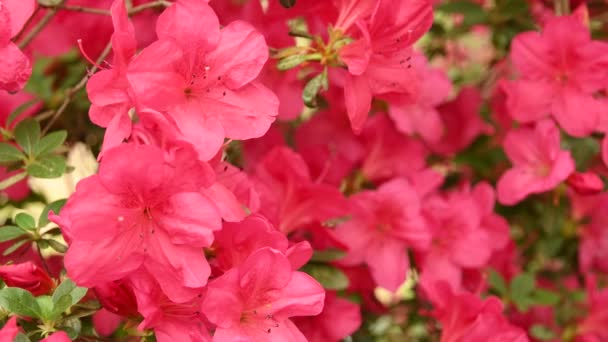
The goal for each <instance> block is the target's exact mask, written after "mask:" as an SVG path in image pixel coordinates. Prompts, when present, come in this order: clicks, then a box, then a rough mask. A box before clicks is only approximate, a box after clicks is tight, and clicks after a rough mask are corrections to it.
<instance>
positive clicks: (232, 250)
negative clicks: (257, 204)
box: [213, 214, 312, 272]
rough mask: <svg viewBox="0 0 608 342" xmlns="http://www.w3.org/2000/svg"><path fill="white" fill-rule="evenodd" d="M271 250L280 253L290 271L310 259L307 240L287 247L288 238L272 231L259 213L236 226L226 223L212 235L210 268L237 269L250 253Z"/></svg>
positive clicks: (310, 254) (310, 251)
mask: <svg viewBox="0 0 608 342" xmlns="http://www.w3.org/2000/svg"><path fill="white" fill-rule="evenodd" d="M264 247H270V248H273V249H275V250H277V251H279V252H281V253H283V254H284V255H285V256H286V257H287V258H288V259H289V262H290V263H291V266H292V268H293V269H298V268H300V267H301V266H302V265H304V264H305V263H306V262H307V261H308V260H309V259H310V257H311V256H312V249H311V248H310V244H309V243H308V242H307V241H302V242H300V243H297V244H295V245H293V246H291V247H290V246H289V241H288V240H287V237H286V236H285V235H284V234H283V233H281V232H279V231H278V230H277V229H276V228H274V227H273V226H272V225H271V224H270V222H268V220H267V219H265V218H264V217H263V216H261V215H258V214H253V215H250V216H248V217H247V218H246V219H245V220H243V221H242V222H239V223H225V224H224V226H223V227H222V230H220V231H218V232H216V233H215V243H214V245H213V253H214V255H215V258H214V259H213V265H214V266H217V268H218V269H220V270H221V271H223V272H226V271H229V270H230V269H231V268H234V267H238V266H239V265H241V263H243V262H244V261H245V260H246V259H247V258H248V257H249V256H250V255H251V254H252V253H253V252H255V251H257V250H258V249H261V248H264Z"/></svg>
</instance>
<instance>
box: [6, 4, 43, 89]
mask: <svg viewBox="0 0 608 342" xmlns="http://www.w3.org/2000/svg"><path fill="white" fill-rule="evenodd" d="M35 8H36V1H34V0H2V1H0V60H2V63H0V90H6V91H8V92H10V93H14V92H17V91H19V90H21V89H23V87H24V86H25V83H26V82H27V80H28V79H29V78H30V75H31V73H32V65H31V63H30V61H29V59H28V58H27V57H26V56H25V55H24V54H23V52H21V50H19V47H17V45H15V44H14V43H13V42H12V41H11V38H13V37H15V36H16V35H17V34H18V33H19V32H20V31H21V29H22V28H23V25H25V23H26V21H27V20H28V19H29V17H30V16H31V15H32V14H33V13H34V9H35Z"/></svg>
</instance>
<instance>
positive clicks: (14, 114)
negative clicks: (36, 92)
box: [6, 99, 39, 127]
mask: <svg viewBox="0 0 608 342" xmlns="http://www.w3.org/2000/svg"><path fill="white" fill-rule="evenodd" d="M38 102H39V101H38V99H32V100H29V101H27V102H26V103H23V104H21V105H20V106H19V107H17V108H15V110H14V111H13V112H12V113H10V114H9V115H8V118H7V119H6V127H10V125H11V124H12V123H13V121H15V119H17V118H18V117H19V115H21V114H22V113H23V112H25V111H26V110H27V109H28V108H30V107H31V106H33V105H34V104H36V103H38Z"/></svg>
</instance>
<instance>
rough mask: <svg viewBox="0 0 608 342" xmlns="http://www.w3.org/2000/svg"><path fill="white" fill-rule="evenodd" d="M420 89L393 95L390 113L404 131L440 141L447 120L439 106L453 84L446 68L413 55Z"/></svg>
mask: <svg viewBox="0 0 608 342" xmlns="http://www.w3.org/2000/svg"><path fill="white" fill-rule="evenodd" d="M411 62H412V65H413V67H414V72H415V73H416V83H415V85H417V86H418V87H417V89H416V90H415V91H413V92H412V93H411V94H389V95H387V96H386V98H387V100H388V101H389V102H390V107H389V111H388V114H389V116H390V117H391V119H392V120H393V121H394V122H395V125H396V126H397V130H398V131H400V132H401V133H404V134H408V135H414V134H418V135H420V136H421V137H422V138H423V139H424V140H426V141H430V142H437V141H438V140H439V139H441V137H442V136H443V134H444V127H443V121H442V120H441V116H440V114H439V112H438V111H437V108H436V107H437V106H439V105H440V104H441V103H442V102H444V101H445V100H446V99H447V97H448V96H449V95H450V93H451V91H452V83H451V82H450V80H449V78H448V76H447V75H446V74H445V72H444V71H443V70H440V69H435V68H431V67H430V66H429V65H428V62H427V60H426V57H424V55H422V54H419V53H416V54H415V55H414V57H413V58H412V61H411Z"/></svg>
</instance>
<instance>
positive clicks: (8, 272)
mask: <svg viewBox="0 0 608 342" xmlns="http://www.w3.org/2000/svg"><path fill="white" fill-rule="evenodd" d="M0 279H2V280H3V281H4V283H5V284H6V285H7V286H12V287H20V288H22V289H24V290H28V291H30V292H31V293H32V294H33V295H34V296H40V295H43V294H48V293H49V292H51V291H52V290H53V288H54V287H55V282H53V279H51V277H50V276H49V275H48V274H47V273H46V271H44V270H43V269H42V268H40V267H38V266H37V265H36V264H34V263H33V262H31V261H28V262H24V263H21V264H14V265H5V266H0Z"/></svg>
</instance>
